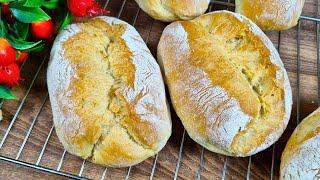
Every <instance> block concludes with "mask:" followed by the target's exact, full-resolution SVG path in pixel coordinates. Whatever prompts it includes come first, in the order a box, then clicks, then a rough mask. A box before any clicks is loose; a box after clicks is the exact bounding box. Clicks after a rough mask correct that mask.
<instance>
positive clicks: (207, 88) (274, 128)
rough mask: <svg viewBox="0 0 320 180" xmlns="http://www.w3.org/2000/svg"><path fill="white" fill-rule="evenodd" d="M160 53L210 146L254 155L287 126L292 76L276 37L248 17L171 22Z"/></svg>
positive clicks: (186, 118)
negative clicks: (274, 42) (275, 43)
mask: <svg viewBox="0 0 320 180" xmlns="http://www.w3.org/2000/svg"><path fill="white" fill-rule="evenodd" d="M158 59H159V60H160V61H162V63H163V67H164V73H165V76H166V82H167V84H168V86H169V91H170V96H171V99H172V103H173V105H174V107H175V110H176V111H177V114H178V116H179V117H180V118H181V120H182V122H183V124H184V126H185V127H186V130H187V131H188V133H189V134H190V136H191V137H192V138H193V139H195V140H196V141H197V142H199V143H200V144H202V145H203V146H205V147H207V148H208V149H209V150H212V151H215V152H219V153H223V154H227V155H234V156H248V155H251V154H253V153H257V152H259V151H261V150H262V149H265V148H267V147H268V146H270V145H271V144H272V143H273V142H274V141H276V140H277V139H278V138H279V136H280V135H281V134H282V132H283V131H284V129H285V127H286V125H287V122H288V119H289V115H290V111H291V89H290V86H289V81H288V77H287V74H286V71H285V69H284V67H283V65H282V62H281V60H280V58H279V56H278V54H277V52H276V50H275V48H274V47H273V46H272V44H271V42H270V40H268V39H267V38H266V36H265V35H264V34H263V33H262V31H261V30H259V29H257V27H256V26H254V25H253V23H251V22H249V21H248V20H247V19H245V18H243V17H241V16H237V15H236V14H234V13H231V12H226V11H221V12H215V13H210V14H206V15H202V16H200V17H198V18H196V19H194V20H192V21H181V22H176V23H172V24H171V25H169V26H168V27H167V28H166V29H165V31H164V33H163V35H162V37H161V39H160V43H159V47H158ZM172 67H174V68H172Z"/></svg>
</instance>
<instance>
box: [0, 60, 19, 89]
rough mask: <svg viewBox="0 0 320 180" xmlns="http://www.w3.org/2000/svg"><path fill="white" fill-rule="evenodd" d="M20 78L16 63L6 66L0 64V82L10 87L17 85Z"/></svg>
mask: <svg viewBox="0 0 320 180" xmlns="http://www.w3.org/2000/svg"><path fill="white" fill-rule="evenodd" d="M20 79H21V78H20V69H19V66H18V65H17V64H15V63H12V64H9V65H8V66H0V84H5V85H7V86H9V87H12V86H14V85H17V84H18V82H19V80H20Z"/></svg>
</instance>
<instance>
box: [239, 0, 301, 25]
mask: <svg viewBox="0 0 320 180" xmlns="http://www.w3.org/2000/svg"><path fill="white" fill-rule="evenodd" d="M303 5H304V0H236V12H237V13H240V14H242V15H244V16H246V17H248V18H249V19H251V20H252V21H253V22H255V23H256V24H257V25H258V26H259V27H260V28H261V29H263V30H278V31H281V30H285V29H289V28H291V27H293V26H296V25H297V23H298V20H299V17H300V15H301V12H302V8H303Z"/></svg>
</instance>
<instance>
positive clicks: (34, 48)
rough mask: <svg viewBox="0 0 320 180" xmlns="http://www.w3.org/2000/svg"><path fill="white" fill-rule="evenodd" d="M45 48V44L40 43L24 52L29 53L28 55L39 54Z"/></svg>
mask: <svg viewBox="0 0 320 180" xmlns="http://www.w3.org/2000/svg"><path fill="white" fill-rule="evenodd" d="M44 47H45V44H44V43H40V44H38V45H37V46H35V47H33V48H30V49H26V50H25V51H26V52H29V53H37V52H41V51H42V50H43V49H44Z"/></svg>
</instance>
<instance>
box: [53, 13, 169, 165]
mask: <svg viewBox="0 0 320 180" xmlns="http://www.w3.org/2000/svg"><path fill="white" fill-rule="evenodd" d="M47 83H48V89H49V94H50V101H51V105H52V112H53V120H54V125H55V128H56V132H57V135H58V137H59V139H60V141H61V142H62V144H63V146H64V147H65V148H66V150H67V151H68V152H69V153H71V154H75V155H78V156H81V157H83V158H85V159H89V160H91V161H92V162H94V163H98V164H102V165H107V166H116V167H120V166H129V165H133V164H136V163H139V162H141V161H143V160H145V159H146V158H148V157H150V156H152V155H154V154H156V153H157V152H158V151H159V150H161V149H162V148H163V146H164V145H165V144H166V142H167V140H168V138H169V136H170V134H171V120H170V114H169V110H168V106H167V103H166V99H165V90H164V84H163V79H162V77H161V72H160V68H159V66H158V64H157V63H156V61H155V59H154V58H153V56H152V55H151V53H150V51H149V50H148V48H147V46H146V45H145V43H144V42H143V40H142V38H141V37H140V35H139V34H138V32H137V31H136V30H135V29H134V28H133V27H132V26H130V25H129V24H127V23H125V22H123V21H121V20H119V19H116V18H112V17H98V18H94V19H92V20H89V21H88V22H86V23H78V24H72V25H69V26H68V27H67V28H66V29H65V30H63V31H62V32H61V33H60V34H59V35H58V37H57V39H56V40H55V42H54V45H53V48H52V51H51V58H50V62H49V66H48V72H47Z"/></svg>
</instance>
